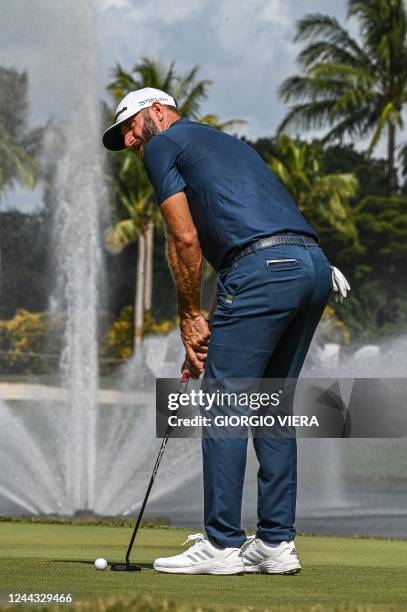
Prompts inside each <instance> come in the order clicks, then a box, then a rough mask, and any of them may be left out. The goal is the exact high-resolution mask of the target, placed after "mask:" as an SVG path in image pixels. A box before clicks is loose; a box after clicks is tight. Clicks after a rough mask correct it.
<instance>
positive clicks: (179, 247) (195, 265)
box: [167, 234, 202, 317]
mask: <svg viewBox="0 0 407 612" xmlns="http://www.w3.org/2000/svg"><path fill="white" fill-rule="evenodd" d="M167 256H168V261H169V264H170V268H171V272H172V275H173V278H174V282H175V285H176V288H177V305H178V313H179V315H180V317H193V316H196V315H200V314H201V265H202V253H201V247H200V245H199V240H198V237H197V236H196V237H192V238H191V239H190V240H175V239H174V238H173V237H172V236H171V235H170V234H168V236H167Z"/></svg>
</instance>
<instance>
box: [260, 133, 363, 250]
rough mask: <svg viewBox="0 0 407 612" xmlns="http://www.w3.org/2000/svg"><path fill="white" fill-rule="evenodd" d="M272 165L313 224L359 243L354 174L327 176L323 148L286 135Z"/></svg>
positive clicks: (355, 179)
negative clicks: (353, 211)
mask: <svg viewBox="0 0 407 612" xmlns="http://www.w3.org/2000/svg"><path fill="white" fill-rule="evenodd" d="M276 150H277V153H276V154H275V155H270V156H269V159H268V165H269V167H270V169H271V171H272V172H273V173H274V174H275V175H276V176H277V177H278V178H279V179H280V181H281V182H282V183H283V184H284V185H285V187H287V189H288V191H289V192H290V193H291V195H292V196H293V198H294V200H295V201H296V203H297V206H298V208H299V209H300V210H301V212H304V213H305V215H306V216H307V217H308V218H309V219H310V221H311V219H312V222H314V223H317V224H318V225H321V224H323V225H327V226H328V227H331V228H333V229H335V230H336V231H337V232H339V233H341V234H343V235H344V236H346V237H348V238H351V239H352V240H356V228H355V224H354V221H353V217H352V214H351V209H350V206H349V200H350V199H351V198H352V197H354V196H355V195H356V193H357V190H358V180H357V178H356V177H355V176H354V175H353V174H349V173H346V174H345V173H344V174H324V172H323V169H322V162H323V149H322V145H321V144H319V143H312V144H308V143H306V142H302V143H298V142H295V141H293V140H291V138H289V137H288V136H286V135H282V136H280V137H279V138H278V139H277V141H276Z"/></svg>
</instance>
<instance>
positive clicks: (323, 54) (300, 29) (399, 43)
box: [279, 0, 407, 194]
mask: <svg viewBox="0 0 407 612" xmlns="http://www.w3.org/2000/svg"><path fill="white" fill-rule="evenodd" d="M350 18H356V19H357V20H358V22H359V29H360V41H361V42H360V43H359V42H358V40H356V39H355V38H353V37H352V36H351V35H350V34H349V33H348V32H347V30H346V29H345V28H344V27H343V26H341V24H340V23H339V22H338V21H337V20H336V19H335V18H334V17H330V16H328V15H321V14H311V15H306V16H305V17H304V18H303V19H301V20H300V21H299V22H298V25H297V34H296V37H295V40H296V41H306V42H307V43H308V44H307V46H305V48H304V49H303V50H302V51H301V53H300V54H299V57H298V61H299V65H300V68H301V69H302V74H300V75H297V76H292V77H290V78H288V79H286V80H285V81H284V82H283V83H282V85H281V87H280V96H281V98H282V99H283V100H284V101H285V102H290V101H292V100H296V101H298V103H297V104H295V105H294V106H293V107H292V108H291V109H290V110H289V112H288V114H287V115H286V117H285V118H284V120H283V122H282V123H281V125H280V126H279V132H281V131H282V130H284V129H285V128H286V127H288V126H293V125H297V126H300V127H302V128H305V129H309V128H316V129H321V128H324V127H325V126H327V127H328V128H329V131H328V132H327V134H326V135H325V137H324V139H323V140H324V141H332V140H335V139H342V138H343V137H344V136H345V135H347V136H350V137H355V136H356V137H362V138H366V137H368V136H370V143H369V146H368V153H369V154H371V153H372V152H373V150H374V148H375V146H376V144H377V142H378V141H379V139H380V137H381V136H382V135H384V133H385V132H387V163H388V192H389V194H392V193H394V192H395V191H396V189H397V174H396V169H395V150H396V133H397V129H398V128H401V127H402V126H403V116H402V112H403V107H404V105H405V103H406V101H407V40H406V33H407V11H406V7H405V5H404V2H403V0H348V19H350Z"/></svg>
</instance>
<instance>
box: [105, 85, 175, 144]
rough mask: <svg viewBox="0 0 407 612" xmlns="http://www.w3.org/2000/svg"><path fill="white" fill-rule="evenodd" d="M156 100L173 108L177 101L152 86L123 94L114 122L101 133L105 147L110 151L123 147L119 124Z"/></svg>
mask: <svg viewBox="0 0 407 612" xmlns="http://www.w3.org/2000/svg"><path fill="white" fill-rule="evenodd" d="M156 101H157V102H161V104H168V105H169V106H175V108H176V107H177V103H176V101H175V99H174V98H173V97H172V96H170V95H168V94H167V93H165V91H161V89H155V88H154V87H144V88H143V89H137V90H136V91H131V92H130V93H128V94H127V96H124V98H123V100H121V102H120V103H119V106H118V107H117V109H116V113H115V123H114V124H113V125H111V126H110V127H109V128H107V130H106V131H105V132H104V133H103V137H102V141H103V144H104V145H105V147H106V149H110V150H111V151H120V150H121V149H125V148H126V147H125V146H124V140H123V136H122V135H121V133H120V126H121V124H122V123H124V122H125V121H126V120H127V119H128V118H129V117H132V116H133V115H135V114H136V113H138V112H139V111H141V110H143V108H148V107H149V106H152V105H153V104H154V102H156Z"/></svg>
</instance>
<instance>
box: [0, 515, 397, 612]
mask: <svg viewBox="0 0 407 612" xmlns="http://www.w3.org/2000/svg"><path fill="white" fill-rule="evenodd" d="M189 533H190V531H189V530H184V529H165V528H154V529H152V528H143V529H142V530H141V531H140V533H139V535H138V537H137V540H136V545H135V550H134V555H133V560H134V561H137V562H139V563H140V564H141V565H142V567H143V571H142V572H137V573H116V572H111V571H110V570H106V571H97V570H96V569H95V567H94V565H93V561H94V559H96V558H97V557H105V558H106V559H107V560H108V561H109V563H111V562H113V561H121V560H122V559H123V554H124V551H125V550H126V547H127V544H128V541H129V538H130V535H131V528H130V527H115V526H105V525H75V524H35V523H23V522H19V523H13V522H0V584H1V586H0V591H1V594H2V598H3V601H2V603H4V604H5V603H6V601H5V597H6V594H7V593H9V592H10V593H21V592H24V593H72V595H73V596H74V598H75V601H83V600H92V599H95V598H105V597H110V596H125V597H131V598H132V600H134V601H140V595H141V594H144V593H150V594H152V596H153V597H154V598H155V599H154V601H157V602H159V600H162V599H165V600H167V601H173V602H175V603H177V604H178V603H179V604H181V605H182V604H184V606H183V609H185V610H188V609H192V606H195V605H196V606H204V607H205V608H206V607H207V606H208V607H209V606H210V607H213V608H215V607H216V606H226V607H228V606H235V607H241V608H244V609H248V607H250V610H255V609H263V608H268V609H279V608H280V609H281V608H284V609H285V610H307V609H311V608H312V607H314V610H318V612H319V611H322V610H333V609H336V610H338V609H341V610H342V609H346V610H350V609H351V610H352V609H356V608H358V610H362V609H363V610H364V609H371V610H376V609H377V610H388V609H394V610H397V609H403V610H407V542H403V541H394V540H379V539H357V538H334V537H312V536H299V537H298V538H297V540H296V542H297V548H298V551H299V554H300V558H301V562H302V564H303V571H302V572H301V573H300V574H298V575H295V576H267V575H255V574H252V575H245V576H182V575H171V574H168V575H166V574H159V573H157V572H155V571H154V570H153V569H152V565H151V564H152V561H153V559H154V558H155V557H158V556H165V555H172V554H176V553H177V552H181V550H183V549H182V548H181V542H182V541H183V540H185V539H186V537H187V535H188V534H189ZM129 605H130V604H128V605H127V609H132V608H131V606H130V607H128V606H129ZM315 606H318V607H317V608H315ZM65 609H66V608H65ZM94 609H96V605H95V608H94ZM106 609H112V610H113V609H117V610H118V609H126V606H124V607H120V606H119V607H112V608H106ZM137 609H139V608H138V607H137ZM143 609H144V608H143ZM145 609H146V610H147V609H148V610H158V609H159V606H158V603H157V605H156V606H154V605H153V604H152V605H151V606H150V604H149V605H148V606H147V607H146V608H145ZM167 609H168V608H167ZM170 609H171V610H175V607H174V608H173V607H171V606H170Z"/></svg>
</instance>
